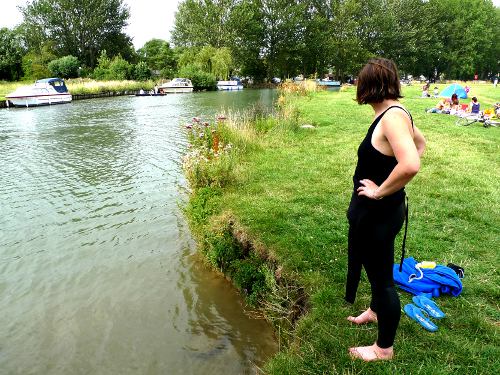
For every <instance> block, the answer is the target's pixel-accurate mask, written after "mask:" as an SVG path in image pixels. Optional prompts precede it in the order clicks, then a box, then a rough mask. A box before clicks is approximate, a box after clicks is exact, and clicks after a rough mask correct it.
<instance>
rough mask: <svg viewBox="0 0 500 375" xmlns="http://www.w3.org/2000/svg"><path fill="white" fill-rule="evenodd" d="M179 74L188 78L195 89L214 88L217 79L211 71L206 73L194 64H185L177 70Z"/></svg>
mask: <svg viewBox="0 0 500 375" xmlns="http://www.w3.org/2000/svg"><path fill="white" fill-rule="evenodd" d="M179 76H180V77H183V78H189V79H190V80H191V82H192V83H193V87H194V89H195V90H197V91H200V90H215V89H216V87H217V80H216V79H215V76H214V75H213V74H211V73H206V72H204V71H202V70H201V69H200V68H198V67H196V66H194V65H187V66H185V67H183V68H182V69H181V70H180V71H179Z"/></svg>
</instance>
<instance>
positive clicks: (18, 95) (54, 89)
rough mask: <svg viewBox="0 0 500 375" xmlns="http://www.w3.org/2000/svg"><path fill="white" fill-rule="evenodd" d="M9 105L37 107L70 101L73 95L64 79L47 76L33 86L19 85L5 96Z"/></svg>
mask: <svg viewBox="0 0 500 375" xmlns="http://www.w3.org/2000/svg"><path fill="white" fill-rule="evenodd" d="M5 99H7V105H13V106H14V107H36V106H40V105H52V104H63V103H70V102H71V100H72V96H71V94H70V93H69V91H68V88H67V87H66V85H65V83H64V80H62V79H60V78H45V79H40V80H38V81H36V82H35V84H34V85H32V86H23V87H19V88H18V89H17V90H16V91H14V92H11V93H10V94H8V95H6V96H5Z"/></svg>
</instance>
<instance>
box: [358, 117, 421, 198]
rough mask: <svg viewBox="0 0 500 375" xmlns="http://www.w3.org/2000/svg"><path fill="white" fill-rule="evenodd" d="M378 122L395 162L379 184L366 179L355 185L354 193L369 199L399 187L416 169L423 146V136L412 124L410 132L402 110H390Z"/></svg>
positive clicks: (408, 122)
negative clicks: (359, 184) (357, 185)
mask: <svg viewBox="0 0 500 375" xmlns="http://www.w3.org/2000/svg"><path fill="white" fill-rule="evenodd" d="M401 124H405V125H406V126H401ZM380 125H381V130H382V134H383V135H384V136H385V138H386V139H387V142H388V143H389V144H390V146H391V149H392V151H393V153H394V156H395V158H396V160H397V161H398V163H397V165H396V167H394V169H393V170H392V172H391V174H390V175H389V176H388V177H387V179H386V180H385V181H384V182H383V183H382V184H381V185H380V186H377V185H376V184H375V183H374V182H373V181H371V180H368V179H364V180H361V181H360V183H361V185H362V186H361V187H359V188H358V194H359V195H364V196H367V197H368V198H371V199H381V198H383V197H385V196H387V195H390V194H392V193H395V192H396V191H398V190H400V189H401V188H403V187H404V186H405V185H406V184H407V183H408V182H409V181H410V180H411V179H412V178H413V177H414V176H415V175H416V174H417V173H418V171H419V169H420V155H421V153H423V152H424V149H425V138H424V137H423V135H422V133H421V132H420V131H419V130H418V129H416V128H413V132H415V133H414V135H412V127H411V122H410V119H409V118H408V116H407V115H406V114H405V113H403V112H400V111H391V112H389V113H387V114H386V115H385V116H384V118H383V119H382V120H381V124H380ZM413 137H415V139H414V138H413Z"/></svg>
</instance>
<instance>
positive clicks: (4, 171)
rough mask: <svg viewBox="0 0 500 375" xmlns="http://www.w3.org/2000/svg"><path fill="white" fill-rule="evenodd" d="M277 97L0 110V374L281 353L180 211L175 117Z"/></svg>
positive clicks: (181, 137) (159, 365)
mask: <svg viewBox="0 0 500 375" xmlns="http://www.w3.org/2000/svg"><path fill="white" fill-rule="evenodd" d="M273 96H274V93H273V92H272V91H270V90H244V91H242V92H213V93H198V94H179V95H168V96H164V97H117V98H105V99H95V100H87V101H76V102H73V103H71V104H66V105H60V106H52V107H41V108H29V109H4V110H1V111H0V212H1V215H0V318H1V324H0V373H1V374H245V373H249V374H251V373H255V371H256V370H255V368H256V367H255V366H260V365H262V363H263V362H264V361H265V360H267V359H268V358H269V357H270V356H271V355H273V354H274V353H275V352H276V350H277V347H276V343H275V340H274V337H273V333H272V330H271V328H270V327H269V326H268V325H267V324H266V323H265V322H264V321H262V320H256V319H252V318H250V317H249V316H248V314H246V313H245V312H244V308H243V301H242V299H241V298H240V296H239V295H238V294H237V293H236V291H235V290H234V288H233V287H232V286H231V285H230V284H229V283H228V282H227V281H226V280H225V279H224V278H222V277H221V276H220V275H217V274H215V273H214V272H212V271H211V270H209V269H207V267H206V266H205V265H204V263H203V262H202V261H201V260H200V259H199V258H198V255H197V254H196V250H195V246H194V244H193V240H192V238H191V237H190V233H189V230H188V227H187V225H186V223H185V220H184V218H183V214H182V212H181V207H182V204H183V202H184V201H185V195H186V194H185V191H186V182H185V180H184V178H183V175H182V169H181V157H182V155H183V153H184V152H185V150H186V147H187V141H186V136H185V135H186V134H185V130H184V126H183V124H184V123H185V122H186V121H188V120H190V118H191V117H193V116H201V117H202V118H206V119H213V118H214V115H215V114H216V113H217V112H219V111H220V108H227V109H230V108H233V109H238V110H239V109H242V108H245V107H247V106H249V105H251V104H253V103H256V102H259V101H260V102H262V103H264V104H266V105H269V104H270V103H271V101H272V99H273Z"/></svg>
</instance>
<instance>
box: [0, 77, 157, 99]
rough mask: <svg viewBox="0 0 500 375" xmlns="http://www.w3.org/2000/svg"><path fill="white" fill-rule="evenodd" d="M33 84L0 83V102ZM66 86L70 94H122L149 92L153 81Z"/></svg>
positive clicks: (75, 81) (72, 82) (75, 82)
mask: <svg viewBox="0 0 500 375" xmlns="http://www.w3.org/2000/svg"><path fill="white" fill-rule="evenodd" d="M32 84H33V82H31V81H29V82H28V81H26V82H5V81H0V100H5V95H7V94H9V93H10V92H12V91H14V90H15V89H17V88H18V87H21V86H29V85H32ZM66 86H67V87H68V90H69V92H70V93H71V94H75V95H77V94H99V93H105V92H123V91H139V90H140V89H141V88H142V89H144V90H151V89H152V88H153V87H154V82H153V81H146V82H140V81H96V80H92V79H87V78H85V79H83V78H75V79H68V80H66Z"/></svg>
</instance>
